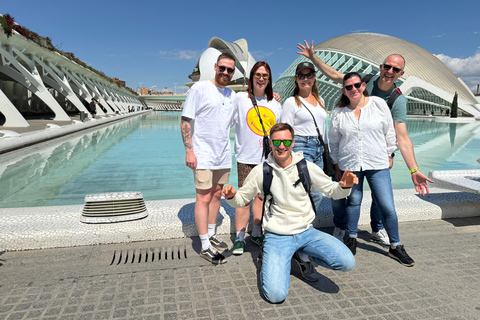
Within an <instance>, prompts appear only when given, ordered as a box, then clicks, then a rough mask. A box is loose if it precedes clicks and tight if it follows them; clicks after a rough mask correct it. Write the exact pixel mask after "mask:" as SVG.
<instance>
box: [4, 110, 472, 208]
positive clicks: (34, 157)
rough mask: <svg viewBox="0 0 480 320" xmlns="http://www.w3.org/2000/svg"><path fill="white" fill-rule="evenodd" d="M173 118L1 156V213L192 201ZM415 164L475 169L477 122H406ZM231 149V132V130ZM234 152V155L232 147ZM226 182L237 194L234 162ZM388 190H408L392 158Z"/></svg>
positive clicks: (399, 162) (135, 121)
mask: <svg viewBox="0 0 480 320" xmlns="http://www.w3.org/2000/svg"><path fill="white" fill-rule="evenodd" d="M179 123H180V113H178V112H177V113H174V112H172V113H166V112H154V113H151V114H148V115H143V116H139V117H137V118H131V119H129V120H125V121H122V122H119V123H115V124H112V125H110V126H108V127H104V128H101V129H92V130H89V131H84V132H82V133H79V134H75V135H70V136H68V137H64V138H61V139H58V140H56V141H54V142H48V143H42V144H37V145H34V146H31V147H28V148H25V149H22V150H21V151H16V152H12V153H9V154H4V155H2V156H1V157H0V197H1V198H0V207H1V208H8V207H29V206H54V205H71V204H83V202H84V197H85V195H86V194H94V193H104V192H122V191H141V192H142V193H143V195H144V198H145V200H164V199H182V198H194V197H195V189H194V187H193V174H192V171H191V170H190V169H188V168H187V167H186V166H185V159H184V156H185V150H184V148H183V143H182V138H181V135H180V126H179ZM407 128H408V131H409V135H410V137H411V139H412V141H413V143H414V145H415V151H416V152H415V153H416V157H417V162H418V163H419V164H420V168H421V170H422V171H423V172H424V173H428V172H429V171H430V170H455V169H480V165H479V164H478V163H477V162H476V161H475V160H476V159H478V158H480V122H479V121H477V122H474V123H469V124H449V123H440V122H435V121H432V120H431V119H429V120H417V119H409V120H408V121H407ZM230 136H231V141H232V145H233V138H234V133H233V131H231V134H230ZM232 150H233V148H232ZM232 160H233V162H234V165H233V169H232V172H231V176H230V181H231V183H232V184H233V185H234V186H235V187H236V185H237V172H236V164H235V157H234V156H232ZM392 180H393V187H394V188H396V189H404V188H411V189H412V192H414V190H413V184H412V182H411V180H410V174H409V173H408V169H407V167H406V166H405V163H404V162H403V159H402V157H401V155H400V154H399V152H397V157H395V159H394V166H393V169H392Z"/></svg>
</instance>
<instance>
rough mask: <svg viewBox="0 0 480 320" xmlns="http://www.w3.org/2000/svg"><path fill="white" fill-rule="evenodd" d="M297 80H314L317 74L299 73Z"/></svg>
mask: <svg viewBox="0 0 480 320" xmlns="http://www.w3.org/2000/svg"><path fill="white" fill-rule="evenodd" d="M297 78H298V79H300V80H305V78H306V79H313V78H315V73H313V72H309V73H299V74H297Z"/></svg>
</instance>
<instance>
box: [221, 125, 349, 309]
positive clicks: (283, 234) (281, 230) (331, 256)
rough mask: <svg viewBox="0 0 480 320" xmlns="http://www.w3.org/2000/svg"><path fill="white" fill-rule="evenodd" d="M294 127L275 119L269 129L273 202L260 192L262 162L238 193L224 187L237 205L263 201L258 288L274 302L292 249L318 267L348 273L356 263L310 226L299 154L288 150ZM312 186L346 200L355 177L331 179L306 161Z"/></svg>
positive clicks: (284, 284)
mask: <svg viewBox="0 0 480 320" xmlns="http://www.w3.org/2000/svg"><path fill="white" fill-rule="evenodd" d="M293 136H294V132H293V128H292V127H291V126H290V125H288V124H286V123H277V124H276V125H274V126H273V127H272V129H271V130H270V145H271V147H272V152H271V153H270V155H269V156H268V158H267V160H266V162H267V164H268V165H270V167H272V173H273V179H272V184H271V187H270V192H271V195H272V197H273V198H272V199H271V201H268V200H269V199H268V197H267V199H265V195H264V193H263V164H260V165H258V166H256V167H255V168H254V169H253V170H252V171H251V172H250V174H249V175H248V176H247V178H246V180H245V183H244V185H243V187H242V188H240V190H238V192H237V191H236V190H235V189H234V188H233V187H232V186H231V185H228V186H226V187H225V188H224V189H223V196H224V197H225V198H226V199H227V202H228V203H229V204H230V205H231V206H233V207H236V208H241V207H243V206H245V204H247V203H248V202H250V201H251V200H252V199H253V198H254V197H255V196H256V195H257V194H260V196H261V197H262V198H264V199H265V200H266V201H265V204H264V205H265V212H264V216H263V224H262V226H263V228H264V230H265V242H264V246H263V261H262V270H261V275H260V277H261V281H262V291H263V295H264V296H265V298H266V299H267V300H268V301H270V302H272V303H279V302H282V301H283V300H285V298H286V297H287V294H288V289H289V287H290V268H291V264H290V261H291V259H292V256H293V254H294V253H295V252H296V251H299V252H301V253H305V254H307V255H309V256H310V257H311V259H312V260H313V261H315V262H316V263H318V264H319V265H321V266H323V267H326V268H330V269H333V270H341V271H349V270H351V269H352V268H353V267H354V266H355V259H354V257H353V255H352V253H351V252H350V250H349V249H348V248H347V247H346V246H345V245H344V244H343V243H342V242H341V241H339V240H338V239H336V238H335V237H333V236H331V235H329V234H327V233H324V232H321V231H319V230H316V229H314V228H313V226H312V221H313V219H314V218H315V212H314V209H313V207H312V204H311V201H310V197H309V192H310V191H311V190H308V193H307V191H305V189H304V187H303V184H302V183H300V180H299V172H298V169H297V165H296V164H297V163H298V162H300V161H301V160H302V159H303V153H302V152H301V151H300V152H292V147H293V145H294V141H293ZM307 169H308V172H309V175H310V179H311V185H312V187H314V188H315V189H317V190H318V191H320V192H323V193H324V194H325V195H326V196H328V197H332V198H334V199H340V198H345V197H347V196H348V195H349V194H350V188H351V187H352V186H353V184H357V183H358V179H357V177H356V176H355V175H354V174H353V173H351V172H350V171H349V170H346V171H345V173H344V174H343V177H342V179H341V181H340V182H333V181H332V180H331V179H330V178H329V177H328V176H327V175H325V173H324V172H323V171H322V169H321V168H320V167H318V166H317V165H315V164H313V163H311V162H308V161H307Z"/></svg>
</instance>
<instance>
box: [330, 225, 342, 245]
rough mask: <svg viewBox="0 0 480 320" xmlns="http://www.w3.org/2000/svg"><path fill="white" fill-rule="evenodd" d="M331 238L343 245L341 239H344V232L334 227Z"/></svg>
mask: <svg viewBox="0 0 480 320" xmlns="http://www.w3.org/2000/svg"><path fill="white" fill-rule="evenodd" d="M333 236H334V237H335V238H337V239H338V240H340V241H342V243H343V238H344V237H345V230H342V229H340V228H337V227H335V229H333Z"/></svg>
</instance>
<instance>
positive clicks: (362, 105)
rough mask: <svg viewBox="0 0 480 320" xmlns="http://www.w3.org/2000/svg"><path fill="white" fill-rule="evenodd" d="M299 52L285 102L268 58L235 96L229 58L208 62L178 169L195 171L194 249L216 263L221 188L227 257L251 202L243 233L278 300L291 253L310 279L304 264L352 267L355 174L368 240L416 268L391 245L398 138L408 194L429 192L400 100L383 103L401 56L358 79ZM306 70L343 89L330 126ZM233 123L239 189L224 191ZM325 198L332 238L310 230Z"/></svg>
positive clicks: (239, 239) (305, 49) (308, 48)
mask: <svg viewBox="0 0 480 320" xmlns="http://www.w3.org/2000/svg"><path fill="white" fill-rule="evenodd" d="M298 49H299V50H300V51H299V52H298V53H299V54H301V55H303V56H305V57H306V58H308V59H309V60H310V61H311V62H302V63H299V64H298V65H297V68H296V73H295V89H294V93H293V96H292V97H289V98H288V99H286V101H285V102H284V104H283V109H282V107H281V105H280V103H279V101H277V100H280V99H279V97H278V95H277V94H275V93H274V92H273V89H272V83H273V81H272V72H271V69H270V66H269V65H268V64H267V63H266V62H264V61H260V62H257V63H256V64H255V65H254V66H253V67H252V69H251V72H250V77H249V82H248V89H247V91H246V92H241V93H235V92H233V91H232V90H230V89H229V88H227V87H226V86H227V85H228V84H229V82H230V80H231V79H232V77H233V75H234V73H235V58H234V57H233V56H232V55H231V54H229V53H222V54H221V55H220V56H219V57H218V59H217V61H216V63H215V65H214V69H215V78H214V79H212V80H211V81H201V82H198V83H196V84H195V85H194V86H193V87H192V88H191V89H190V91H189V93H188V96H187V99H186V101H185V105H184V109H183V113H182V118H181V132H182V138H183V142H184V146H185V150H186V165H187V166H188V167H189V168H191V169H192V170H193V173H194V185H195V188H196V205H195V222H196V225H197V230H198V233H199V237H200V241H201V246H202V248H201V251H200V256H201V257H202V258H204V259H206V260H208V261H210V262H212V263H214V264H222V263H225V262H226V259H225V256H224V255H222V252H224V251H225V250H228V249H229V246H228V244H227V243H226V242H225V241H223V240H222V239H221V238H220V237H218V235H217V234H216V221H217V217H218V214H219V209H220V203H221V196H222V195H223V196H224V197H225V198H226V199H227V202H228V203H229V204H230V205H232V206H234V207H235V208H237V209H236V211H235V227H236V239H235V242H234V244H233V248H232V253H233V254H234V255H239V254H242V253H243V252H244V248H245V232H246V226H247V223H248V221H249V218H250V207H251V208H252V215H253V229H252V234H251V236H250V239H251V241H252V242H253V243H254V244H257V245H259V246H261V247H262V255H263V257H262V268H261V275H260V277H261V282H262V292H263V294H264V296H265V298H266V299H267V300H268V301H270V302H273V303H277V302H281V301H283V300H284V299H285V298H286V295H287V293H288V288H289V279H290V278H289V276H290V261H291V260H292V258H293V260H294V261H296V263H297V264H298V266H299V267H300V270H301V273H302V276H303V277H304V278H305V279H306V280H309V281H316V280H318V279H319V278H320V275H319V274H318V273H317V271H316V270H315V268H314V267H313V265H312V263H311V261H310V259H311V260H313V261H314V262H315V263H317V264H319V265H321V266H324V267H327V268H330V269H333V270H341V271H348V270H350V269H352V268H353V267H354V265H355V259H354V255H355V254H356V247H357V225H358V220H359V216H360V204H361V201H362V194H363V181H364V179H366V180H367V182H368V183H369V185H370V188H371V190H372V208H371V221H372V222H371V226H372V239H373V240H375V241H378V242H380V243H382V244H384V245H386V246H389V256H390V257H392V258H394V259H396V260H398V261H399V262H400V263H401V264H403V265H405V266H413V265H414V261H413V259H412V258H411V257H410V256H409V255H408V254H407V253H406V251H405V248H404V246H403V245H402V244H401V242H400V238H399V231H398V219H397V215H396V212H395V206H394V201H393V191H392V186H391V180H390V171H389V169H390V168H391V167H392V165H393V157H394V155H395V150H397V144H398V149H400V152H401V154H402V156H403V158H404V160H405V162H406V164H407V166H408V168H409V170H410V174H411V175H412V181H413V183H414V185H415V189H416V190H417V191H418V192H419V193H420V194H422V195H423V194H424V193H425V192H427V193H428V192H429V190H428V185H427V181H428V182H433V181H431V180H429V179H428V178H427V177H426V176H425V175H424V174H423V173H421V171H420V170H419V168H418V165H417V163H416V161H415V155H414V151H413V145H412V142H411V140H410V139H409V137H408V134H407V130H406V125H405V121H406V99H405V97H404V96H403V95H400V96H398V97H396V99H395V101H394V102H393V106H391V107H389V105H388V104H387V101H389V98H390V96H391V94H392V92H394V91H396V90H395V89H396V86H395V81H396V80H397V79H398V78H399V77H400V76H401V75H403V72H404V71H403V70H404V67H405V60H404V58H403V57H402V56H400V55H398V54H393V55H390V56H388V57H387V58H386V59H385V61H384V62H383V64H381V65H380V74H379V75H377V76H373V77H370V78H369V79H368V80H365V81H364V80H363V79H364V77H365V75H364V74H358V73H355V72H352V73H347V74H341V73H339V72H338V71H337V70H335V69H333V68H332V67H330V66H328V65H327V64H325V63H324V62H323V61H321V59H319V58H318V57H317V56H316V55H315V54H314V51H313V42H312V43H311V44H310V45H309V44H308V43H307V42H306V41H305V42H304V44H298ZM315 66H316V67H317V68H318V69H319V70H320V71H321V72H322V73H323V74H324V75H326V76H327V77H329V78H330V79H332V80H333V81H336V82H339V83H341V84H342V96H341V98H340V100H339V101H338V103H337V105H336V107H335V108H334V110H333V112H332V120H331V124H330V128H329V130H328V132H327V130H326V120H327V112H326V109H325V103H324V101H323V99H322V98H321V96H320V95H319V92H318V89H317V83H316V72H317V71H316V69H315ZM365 79H366V78H365ZM388 103H391V101H389V102H388ZM233 125H235V154H236V159H237V169H238V188H239V190H238V191H237V190H235V189H234V188H233V187H232V186H231V185H227V186H226V187H225V188H223V186H224V185H225V184H227V183H228V180H229V173H230V168H231V165H232V164H231V151H230V141H229V132H230V128H231V127H232V126H233ZM326 149H330V150H331V157H332V160H333V163H334V164H335V176H334V177H333V180H334V181H332V179H331V178H330V177H328V176H327V175H325V173H324V172H323V170H322V169H323V154H324V150H326ZM270 150H271V152H270V153H268V152H269V151H270ZM304 159H305V160H307V161H305V160H304ZM269 174H270V175H271V176H270V177H269V178H268V179H267V176H268V175H269ZM267 181H268V182H267ZM305 181H308V184H307V183H306V182H305ZM300 182H302V183H300ZM222 189H223V190H222ZM305 189H309V190H305ZM267 190H268V191H267ZM322 193H323V194H325V195H326V196H328V197H331V198H332V209H333V213H334V225H335V229H334V231H333V236H332V235H328V234H326V233H324V232H321V231H318V230H316V229H314V228H313V226H312V222H313V220H314V218H315V212H316V209H317V208H318V207H319V205H320V202H321V200H322ZM251 201H253V204H251Z"/></svg>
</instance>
